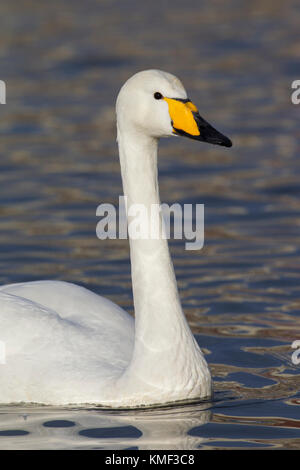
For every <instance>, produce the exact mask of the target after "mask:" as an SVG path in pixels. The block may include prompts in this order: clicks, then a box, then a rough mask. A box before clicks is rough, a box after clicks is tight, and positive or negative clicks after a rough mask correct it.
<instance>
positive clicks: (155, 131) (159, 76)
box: [116, 70, 232, 147]
mask: <svg viewBox="0 0 300 470" xmlns="http://www.w3.org/2000/svg"><path fill="white" fill-rule="evenodd" d="M116 111H117V125H118V133H119V132H131V133H134V134H144V135H147V136H149V137H154V138H160V137H168V136H171V135H173V136H174V135H181V136H184V137H188V138H191V139H195V140H199V141H203V142H208V143H211V144H216V145H223V146H225V147H231V145H232V143H231V141H230V139H228V137H226V136H224V135H223V134H221V133H220V132H219V131H217V130H216V129H215V128H213V127H212V126H211V125H210V124H208V122H206V121H205V120H204V119H203V118H202V117H201V116H200V114H199V111H198V108H197V107H196V106H195V105H194V104H193V103H192V101H191V100H190V99H189V98H188V96H187V93H186V91H185V89H184V87H183V85H182V83H181V81H180V80H179V79H178V78H177V77H175V76H174V75H172V74H170V73H167V72H163V71H161V70H144V71H142V72H138V73H136V74H135V75H133V76H132V77H131V78H129V79H128V80H127V82H126V83H125V84H124V85H123V87H122V88H121V90H120V92H119V95H118V98H117V106H116Z"/></svg>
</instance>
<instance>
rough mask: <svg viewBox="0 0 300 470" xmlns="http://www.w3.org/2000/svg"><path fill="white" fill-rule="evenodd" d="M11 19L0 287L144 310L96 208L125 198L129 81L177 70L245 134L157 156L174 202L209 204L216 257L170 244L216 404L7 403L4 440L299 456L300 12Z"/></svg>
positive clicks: (148, 9)
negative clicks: (51, 286)
mask: <svg viewBox="0 0 300 470" xmlns="http://www.w3.org/2000/svg"><path fill="white" fill-rule="evenodd" d="M128 11H130V15H129V14H128ZM0 13H1V17H2V18H5V22H3V24H2V31H1V33H2V35H1V38H2V39H1V41H2V42H1V52H0V64H1V69H0V70H1V76H0V79H2V80H5V81H6V83H7V105H5V106H1V108H0V111H1V124H0V136H1V150H0V151H1V158H0V254H1V256H0V283H1V284H3V283H9V282H18V281H24V280H28V281H29V280H36V279H62V280H67V281H71V282H75V283H77V284H81V285H84V286H86V287H88V288H90V289H92V290H94V291H95V292H98V293H99V294H102V295H105V296H107V297H109V298H110V299H112V300H113V301H115V302H117V303H118V304H120V305H121V306H122V307H124V308H126V309H127V310H128V311H130V312H132V296H131V279H130V270H129V253H128V245H127V242H126V240H110V241H99V240H98V239H97V238H96V235H95V228H96V224H97V218H96V216H95V211H96V208H97V206H98V205H99V204H100V203H103V202H110V203H115V204H117V202H118V196H119V194H121V193H122V189H121V179H120V173H119V162H118V158H117V149H116V143H115V137H116V132H115V115H114V101H115V98H116V94H117V92H118V90H119V88H120V86H121V85H122V83H123V82H124V81H125V80H126V79H127V78H128V77H129V76H130V75H131V74H132V73H134V72H136V71H137V70H141V69H145V68H153V67H156V68H161V69H165V70H168V71H170V72H173V73H175V74H176V75H178V76H179V77H181V78H182V80H183V82H184V84H185V85H186V87H187V89H188V90H189V94H190V96H191V98H192V99H193V100H194V102H195V103H196V104H197V105H198V106H199V109H200V112H201V114H202V115H203V116H204V117H205V118H206V119H207V120H208V121H209V122H211V123H212V124H214V125H215V126H216V127H217V128H218V129H220V131H223V132H224V133H225V134H226V135H228V136H230V137H231V138H232V140H233V142H234V146H233V147H232V149H230V150H227V149H223V148H217V147H213V146H208V145H205V144H199V143H197V142H191V141H188V140H186V139H179V138H178V139H169V140H168V141H165V142H162V143H161V148H160V161H159V166H160V185H161V198H162V201H164V202H168V203H173V202H180V203H188V202H189V203H204V204H205V244H204V248H203V250H201V251H199V252H193V254H192V255H191V252H187V251H185V250H184V241H183V242H179V241H173V242H171V251H172V255H173V259H174V264H175V269H176V274H177V279H178V283H179V288H180V294H181V298H182V302H183V306H184V310H185V312H186V315H187V317H188V320H189V322H190V325H191V326H192V328H193V331H194V333H195V334H196V335H197V339H198V341H199V344H200V345H201V347H203V349H204V351H205V353H206V357H207V360H208V362H209V365H210V367H211V370H212V373H213V378H214V386H215V390H216V393H215V397H214V400H213V401H212V402H211V403H205V404H187V405H185V406H182V405H180V406H176V407H171V408H159V409H154V410H130V411H122V412H120V411H118V412H117V411H108V410H100V409H83V408H78V409H74V408H72V409H66V408H63V409H57V408H56V409H53V408H48V407H42V408H37V407H33V406H31V407H13V406H10V407H1V408H0V448H1V449H8V448H17V449H30V448H35V449H37V448H50V449H54V448H70V449H75V448H76V449H80V448H82V449H86V448H112V449H117V448H139V449H142V448H149V449H159V448H165V449H196V448H204V449H213V448H290V449H292V448H297V447H298V448H299V446H300V429H299V428H300V411H299V410H300V407H299V405H300V392H299V390H300V373H299V366H297V365H294V364H293V363H292V361H291V355H292V352H293V350H292V349H291V344H292V342H293V341H294V340H296V339H299V338H300V317H299V309H300V291H299V284H300V274H299V262H300V253H299V224H300V201H299V193H300V190H299V188H300V186H299V172H300V171H299V169H300V167H299V159H298V158H297V156H298V150H299V130H298V129H299V107H297V106H295V105H292V104H291V101H290V91H291V89H290V85H291V82H292V81H293V80H295V79H298V78H299V76H297V73H299V43H297V42H296V38H297V35H298V29H299V20H300V8H299V4H297V2H296V1H293V0H287V1H286V2H279V1H274V0H272V1H268V0H264V1H259V2H258V1H254V2H246V1H241V0H239V1H237V0H230V1H229V2H226V7H225V6H224V7H223V6H222V5H221V4H219V3H218V5H214V4H212V3H211V2H209V1H208V0H203V1H202V2H201V4H200V3H199V2H198V1H195V0H187V1H185V7H184V11H183V8H182V2H180V1H179V0H173V2H172V8H169V7H168V2H161V3H160V9H159V14H157V9H153V8H152V3H151V2H143V3H142V4H141V3H138V2H136V0H124V1H122V2H118V5H117V4H116V2H108V1H106V0H102V1H96V0H87V1H86V2H85V4H84V6H83V4H82V2H79V1H78V0H74V1H73V2H72V8H71V6H70V4H68V2H58V1H57V0H53V1H52V2H50V3H49V2H48V4H47V7H46V8H45V7H44V5H42V4H38V3H37V2H28V1H25V0H20V1H19V2H18V4H17V5H15V4H13V3H12V2H5V1H4V2H2V3H1V5H0ZM82 18H84V21H82ZM145 25H149V27H145ZM16 33H17V34H16ZM0 367H1V366H0ZM0 372H1V370H0Z"/></svg>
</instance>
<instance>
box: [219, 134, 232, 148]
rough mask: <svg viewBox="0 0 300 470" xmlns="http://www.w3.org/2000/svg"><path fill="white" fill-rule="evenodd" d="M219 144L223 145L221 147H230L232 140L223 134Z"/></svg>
mask: <svg viewBox="0 0 300 470" xmlns="http://www.w3.org/2000/svg"><path fill="white" fill-rule="evenodd" d="M221 145H223V147H232V142H231V140H230V139H228V137H225V136H224V138H223V140H222V143H221Z"/></svg>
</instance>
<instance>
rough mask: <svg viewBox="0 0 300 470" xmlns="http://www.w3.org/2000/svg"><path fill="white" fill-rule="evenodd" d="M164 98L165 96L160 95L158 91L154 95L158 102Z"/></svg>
mask: <svg viewBox="0 0 300 470" xmlns="http://www.w3.org/2000/svg"><path fill="white" fill-rule="evenodd" d="M162 97H163V95H162V94H161V93H159V91H157V92H156V93H154V98H155V99H156V100H161V99H162Z"/></svg>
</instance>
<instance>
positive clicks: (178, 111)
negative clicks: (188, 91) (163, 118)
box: [164, 98, 200, 136]
mask: <svg viewBox="0 0 300 470" xmlns="http://www.w3.org/2000/svg"><path fill="white" fill-rule="evenodd" d="M164 100H165V101H166V102H167V103H168V106H169V113H170V117H171V120H172V126H173V128H174V131H173V133H174V134H176V131H175V129H180V130H181V131H183V132H185V133H186V134H189V135H191V136H197V135H200V132H199V129H198V125H197V123H196V121H195V118H194V115H193V113H197V112H198V109H197V108H196V106H195V105H194V104H193V103H192V102H191V101H186V102H185V101H184V100H183V101H180V100H177V99H173V98H164Z"/></svg>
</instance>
